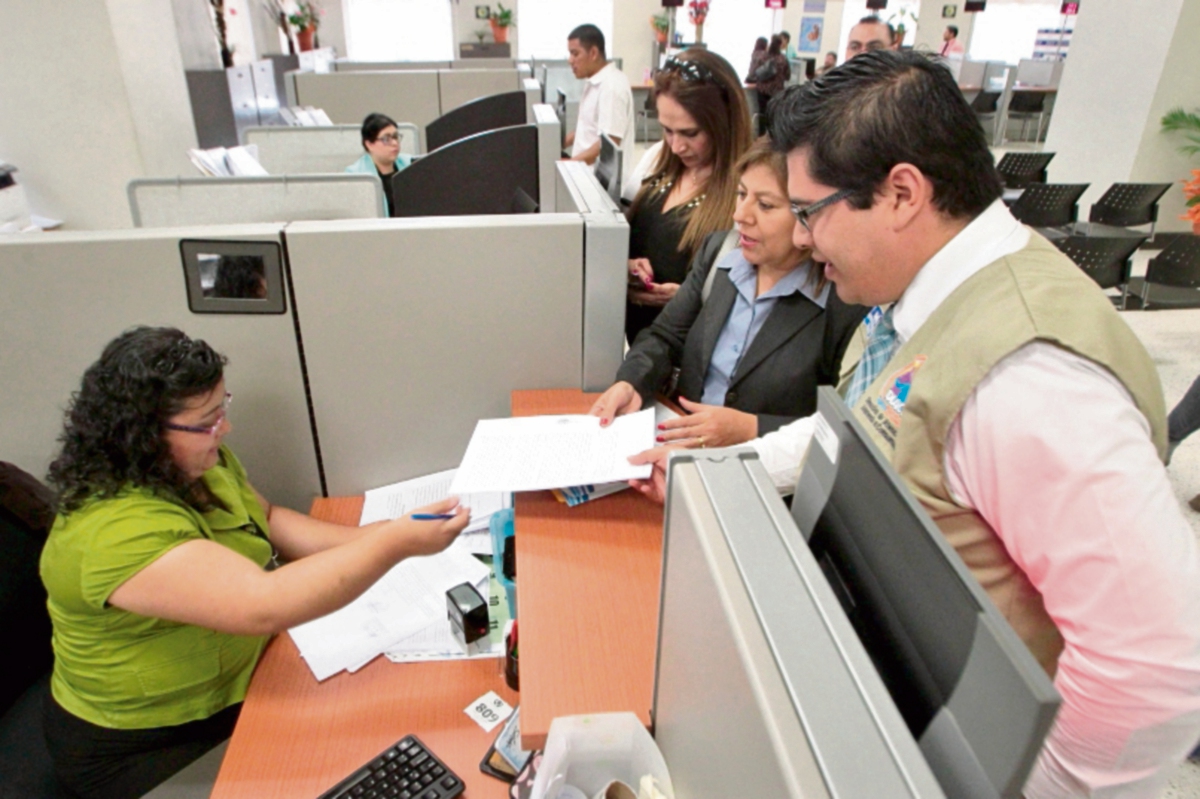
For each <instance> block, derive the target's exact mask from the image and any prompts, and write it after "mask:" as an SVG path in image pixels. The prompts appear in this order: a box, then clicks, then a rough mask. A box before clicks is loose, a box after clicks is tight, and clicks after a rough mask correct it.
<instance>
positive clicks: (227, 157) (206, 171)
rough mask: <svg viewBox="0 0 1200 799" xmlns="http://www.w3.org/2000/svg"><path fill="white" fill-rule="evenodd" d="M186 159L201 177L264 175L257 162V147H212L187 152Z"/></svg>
mask: <svg viewBox="0 0 1200 799" xmlns="http://www.w3.org/2000/svg"><path fill="white" fill-rule="evenodd" d="M188 158H190V159H191V161H192V163H193V164H194V165H195V166H196V168H197V169H199V170H200V173H201V174H203V175H208V176H210V177H218V178H221V177H225V178H229V177H239V176H243V175H265V174H267V170H265V169H263V166H262V164H260V163H259V162H258V145H257V144H249V145H246V146H245V147H230V148H228V149H226V148H224V147H213V148H212V149H210V150H197V149H195V148H193V149H190V150H188Z"/></svg>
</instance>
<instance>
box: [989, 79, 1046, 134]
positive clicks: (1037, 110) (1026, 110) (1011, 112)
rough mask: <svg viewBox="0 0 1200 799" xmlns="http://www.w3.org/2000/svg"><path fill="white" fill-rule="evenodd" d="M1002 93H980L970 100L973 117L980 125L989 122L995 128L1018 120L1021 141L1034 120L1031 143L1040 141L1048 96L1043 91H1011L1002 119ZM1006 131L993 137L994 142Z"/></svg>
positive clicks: (999, 132)
mask: <svg viewBox="0 0 1200 799" xmlns="http://www.w3.org/2000/svg"><path fill="white" fill-rule="evenodd" d="M1003 95H1004V92H995V91H981V92H979V93H978V94H976V95H975V98H974V99H973V100H971V110H972V111H974V112H975V116H977V117H979V122H980V123H981V124H983V123H987V122H990V123H991V124H993V125H996V126H1004V127H1007V125H1008V121H1009V120H1012V119H1019V120H1020V121H1021V141H1025V128H1026V126H1027V125H1028V124H1029V122H1030V121H1031V120H1036V122H1037V125H1036V127H1035V128H1034V136H1033V141H1041V139H1042V133H1043V129H1042V128H1043V126H1042V122H1043V121H1044V119H1045V117H1046V98H1047V97H1048V96H1049V95H1048V94H1047V92H1045V91H1020V90H1016V91H1013V93H1012V95H1011V96H1010V97H1009V100H1008V108H1007V110H1006V111H1005V112H1004V115H1003V117H1001V114H1000V108H999V106H1000V100H1001V98H1002V97H1003ZM1006 133H1007V131H1004V130H1001V131H998V132H997V133H996V134H995V135H994V140H995V141H996V142H999V141H1000V140H1001V137H1002V134H1006Z"/></svg>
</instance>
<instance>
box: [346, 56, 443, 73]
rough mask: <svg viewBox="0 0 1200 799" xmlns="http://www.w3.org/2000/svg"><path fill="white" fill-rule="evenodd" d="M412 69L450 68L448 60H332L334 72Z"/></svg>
mask: <svg viewBox="0 0 1200 799" xmlns="http://www.w3.org/2000/svg"><path fill="white" fill-rule="evenodd" d="M414 69H450V62H449V61H353V60H351V59H349V58H338V59H335V60H334V62H333V71H334V72H385V71H386V72H394V71H397V70H414Z"/></svg>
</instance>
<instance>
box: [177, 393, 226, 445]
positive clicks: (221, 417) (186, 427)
mask: <svg viewBox="0 0 1200 799" xmlns="http://www.w3.org/2000/svg"><path fill="white" fill-rule="evenodd" d="M231 402H233V394H230V393H229V392H228V391H226V392H225V399H223V400H221V409H220V411H219V412H218V414H217V421H216V422H214V423H213V424H212V425H211V426H205V427H197V426H195V425H190V424H175V423H174V422H163V427H165V428H167V429H168V430H180V431H182V432H184V433H203V434H204V435H209V436H215V435H216V434H217V429H218V428H220V426H221V423H222V422H224V421H225V417H226V416H228V415H229V404H230V403H231Z"/></svg>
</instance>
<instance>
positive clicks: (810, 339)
mask: <svg viewBox="0 0 1200 799" xmlns="http://www.w3.org/2000/svg"><path fill="white" fill-rule="evenodd" d="M735 173H736V175H737V181H738V183H737V205H736V207H735V209H734V212H733V221H734V222H735V223H736V225H737V233H738V247H736V248H733V249H732V250H731V251H730V252H729V253H728V254H726V255H724V256H722V255H721V249H722V243H723V241H724V240H725V238H726V234H725V232H724V231H719V232H717V233H713V234H711V235H710V236H709V237H708V238H707V239H706V240H705V242H704V244H703V245H702V246H701V248H700V252H699V253H698V254H697V256H696V260H695V262H694V263H693V264H692V268H691V271H690V272H689V273H688V275H687V278H685V280H684V282H683V286H682V287H681V288H680V289H679V292H678V293H677V294H676V295H675V296H674V297H673V298H672V299H671V301H670V302H669V303H667V306H666V307H665V308H664V309H663V312H662V313H661V314H659V316H658V318H657V319H655V320H654V323H653V324H652V325H650V327H649V328H647V330H646V331H645V332H644V333H642V335H640V336H638V339H637V341H636V342H635V343H634V345H633V346H632V347H631V348H630V349H629V352H628V353H627V354H626V356H625V362H624V363H623V364H622V365H621V368H620V369H619V370H617V382H616V383H614V384H613V385H612V387H610V388H609V389H608V390H607V391H605V392H604V394H602V395H601V396H600V399H598V400H597V401H596V404H595V405H594V406H593V407H592V410H591V413H592V414H594V415H596V416H599V417H600V419H601V424H602V425H603V424H608V423H609V422H611V421H612V419H613V417H615V416H619V415H621V414H624V413H631V412H633V411H637V410H640V409H641V408H642V407H643V406H644V405H645V404H647V403H650V402H653V400H654V395H655V394H656V393H659V392H661V391H664V390H669V389H668V387H667V383H668V382H669V381H670V378H671V374H672V370H673V369H678V370H679V378H678V384H677V387H678V398H679V403H680V405H681V406H682V407H683V408H684V410H686V411H688V414H687V415H686V416H681V417H679V418H676V419H670V420H668V421H666V422H664V423H663V425H662V426H661V428H660V429H659V432H658V440H659V441H660V442H662V443H664V444H668V443H673V444H682V445H684V446H688V447H725V446H731V445H733V444H740V443H743V442H745V441H749V440H751V439H753V438H756V437H758V436H761V435H764V434H766V433H769V432H771V431H773V430H775V429H777V428H779V427H782V426H783V425H784V424H787V423H788V422H791V421H794V420H795V419H797V418H799V417H801V416H807V415H809V414H811V413H812V412H813V411H815V410H816V404H817V386H818V385H835V384H836V383H837V382H838V378H839V377H840V374H839V372H840V368H841V361H842V355H843V354H844V353H845V351H846V347H847V345H848V344H849V342H850V339H851V338H852V337H853V335H854V333H855V331H856V330H857V329H858V328H859V327H860V326H861V325H860V324H859V323H860V322H862V319H863V316H864V315H865V314H866V309H865V308H863V307H861V306H857V305H846V304H845V303H843V302H842V301H841V300H839V299H838V298H837V294H836V293H834V292H833V291H831V287H830V286H829V284H828V283H827V282H826V280H825V277H824V274H823V272H822V270H821V269H820V267H819V265H814V263H813V261H812V260H811V259H810V258H809V256H810V254H811V253H810V252H809V251H808V250H801V249H799V248H797V247H796V245H795V244H794V243H793V242H792V232H793V230H794V228H795V226H796V218H795V216H793V214H792V210H791V205H790V203H789V202H788V192H787V163H786V161H785V158H784V155H783V153H780V152H776V151H775V150H773V149H772V147H771V143H770V141H769V140H768V139H766V138H765V137H764V138H762V139H759V140H758V141H757V142H755V143H754V145H753V146H752V147H751V148H750V149H749V150H748V151H747V152H746V154H745V155H743V156H742V158H741V159H740V160H739V161H738V163H737V166H736V169H735Z"/></svg>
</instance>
